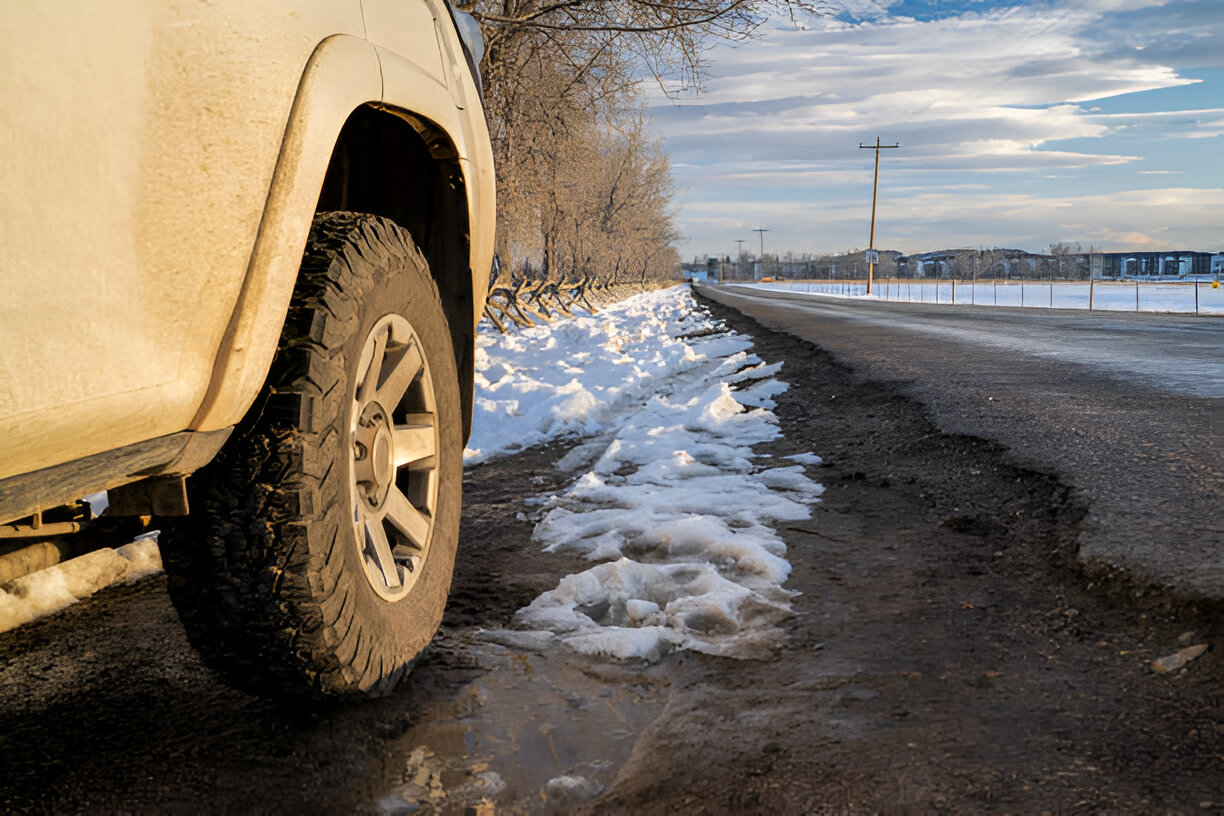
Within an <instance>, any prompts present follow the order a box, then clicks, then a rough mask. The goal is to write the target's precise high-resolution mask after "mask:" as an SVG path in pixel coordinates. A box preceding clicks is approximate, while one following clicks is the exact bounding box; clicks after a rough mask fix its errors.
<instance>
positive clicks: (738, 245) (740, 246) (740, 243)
mask: <svg viewBox="0 0 1224 816" xmlns="http://www.w3.org/2000/svg"><path fill="white" fill-rule="evenodd" d="M743 262H744V239H743V238H736V239H735V266H733V267H731V268H732V269H733V270H735V274H739V268H740V264H742V263H743Z"/></svg>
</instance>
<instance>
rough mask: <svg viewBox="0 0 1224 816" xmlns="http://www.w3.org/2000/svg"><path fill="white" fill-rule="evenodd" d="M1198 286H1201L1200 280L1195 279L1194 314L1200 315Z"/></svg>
mask: <svg viewBox="0 0 1224 816" xmlns="http://www.w3.org/2000/svg"><path fill="white" fill-rule="evenodd" d="M1198 285H1199V281H1198V278H1195V279H1194V313H1195V314H1198V313H1199V311H1198V309H1199V307H1198Z"/></svg>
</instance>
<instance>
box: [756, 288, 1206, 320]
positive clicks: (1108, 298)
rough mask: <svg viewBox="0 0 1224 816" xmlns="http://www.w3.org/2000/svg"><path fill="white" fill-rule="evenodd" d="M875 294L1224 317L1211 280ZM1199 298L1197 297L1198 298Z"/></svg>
mask: <svg viewBox="0 0 1224 816" xmlns="http://www.w3.org/2000/svg"><path fill="white" fill-rule="evenodd" d="M755 285H757V286H761V287H763V288H766V289H779V290H782V291H786V292H808V293H811V294H815V295H831V296H834V297H855V298H865V297H867V285H866V284H865V283H854V282H844V283H839V282H837V281H831V282H820V281H796V282H787V281H778V282H775V283H760V284H755ZM871 296H872V298H874V299H877V300H899V301H905V302H908V303H945V304H953V303H955V304H957V305H963V306H969V305H976V306H1023V307H1026V308H1038V309H1043V308H1044V309H1051V308H1053V309H1087V308H1089V303H1091V308H1093V309H1096V310H1099V311H1105V312H1135V311H1139V312H1179V313H1186V314H1212V315H1224V286H1222V287H1219V288H1216V289H1213V288H1212V287H1211V283H1209V282H1207V281H1198V282H1192V281H1186V282H1181V281H1179V282H1176V283H1169V282H1155V281H1124V282H1115V281H1097V282H1096V283H1095V284H1092V285H1090V284H1089V283H1088V282H1087V281H1084V282H1082V283H1067V282H1055V283H1050V282H1044V283H1043V282H1039V281H1027V282H1023V283H1022V282H1020V281H1014V282H1000V281H983V282H978V283H972V282H969V281H957V282H956V283H955V284H954V283H953V282H952V281H950V280H946V281H935V280H901V281H892V280H885V281H877V282H876V285H875V286H873V287H872V292H871ZM1196 298H1197V299H1196Z"/></svg>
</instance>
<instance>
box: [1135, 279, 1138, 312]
mask: <svg viewBox="0 0 1224 816" xmlns="http://www.w3.org/2000/svg"><path fill="white" fill-rule="evenodd" d="M1135 311H1136V312H1137V311H1139V279H1138V278H1135Z"/></svg>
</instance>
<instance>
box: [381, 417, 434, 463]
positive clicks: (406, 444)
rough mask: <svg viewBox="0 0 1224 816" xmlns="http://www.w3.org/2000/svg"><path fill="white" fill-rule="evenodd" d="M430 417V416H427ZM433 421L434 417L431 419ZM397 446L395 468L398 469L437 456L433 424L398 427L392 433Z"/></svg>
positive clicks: (413, 424) (430, 422)
mask: <svg viewBox="0 0 1224 816" xmlns="http://www.w3.org/2000/svg"><path fill="white" fill-rule="evenodd" d="M426 416H428V415H426ZM430 419H431V420H432V417H430ZM392 439H393V441H394V445H395V466H396V467H397V468H399V467H403V466H404V465H407V464H410V463H412V462H419V461H420V460H422V459H427V458H429V457H430V456H433V455H434V454H436V453H437V452H438V451H437V447H436V443H435V441H434V427H433V422H432V421H429V422H428V423H427V424H420V423H415V422H414V423H412V424H410V425H396V426H395V430H394V431H392Z"/></svg>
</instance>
